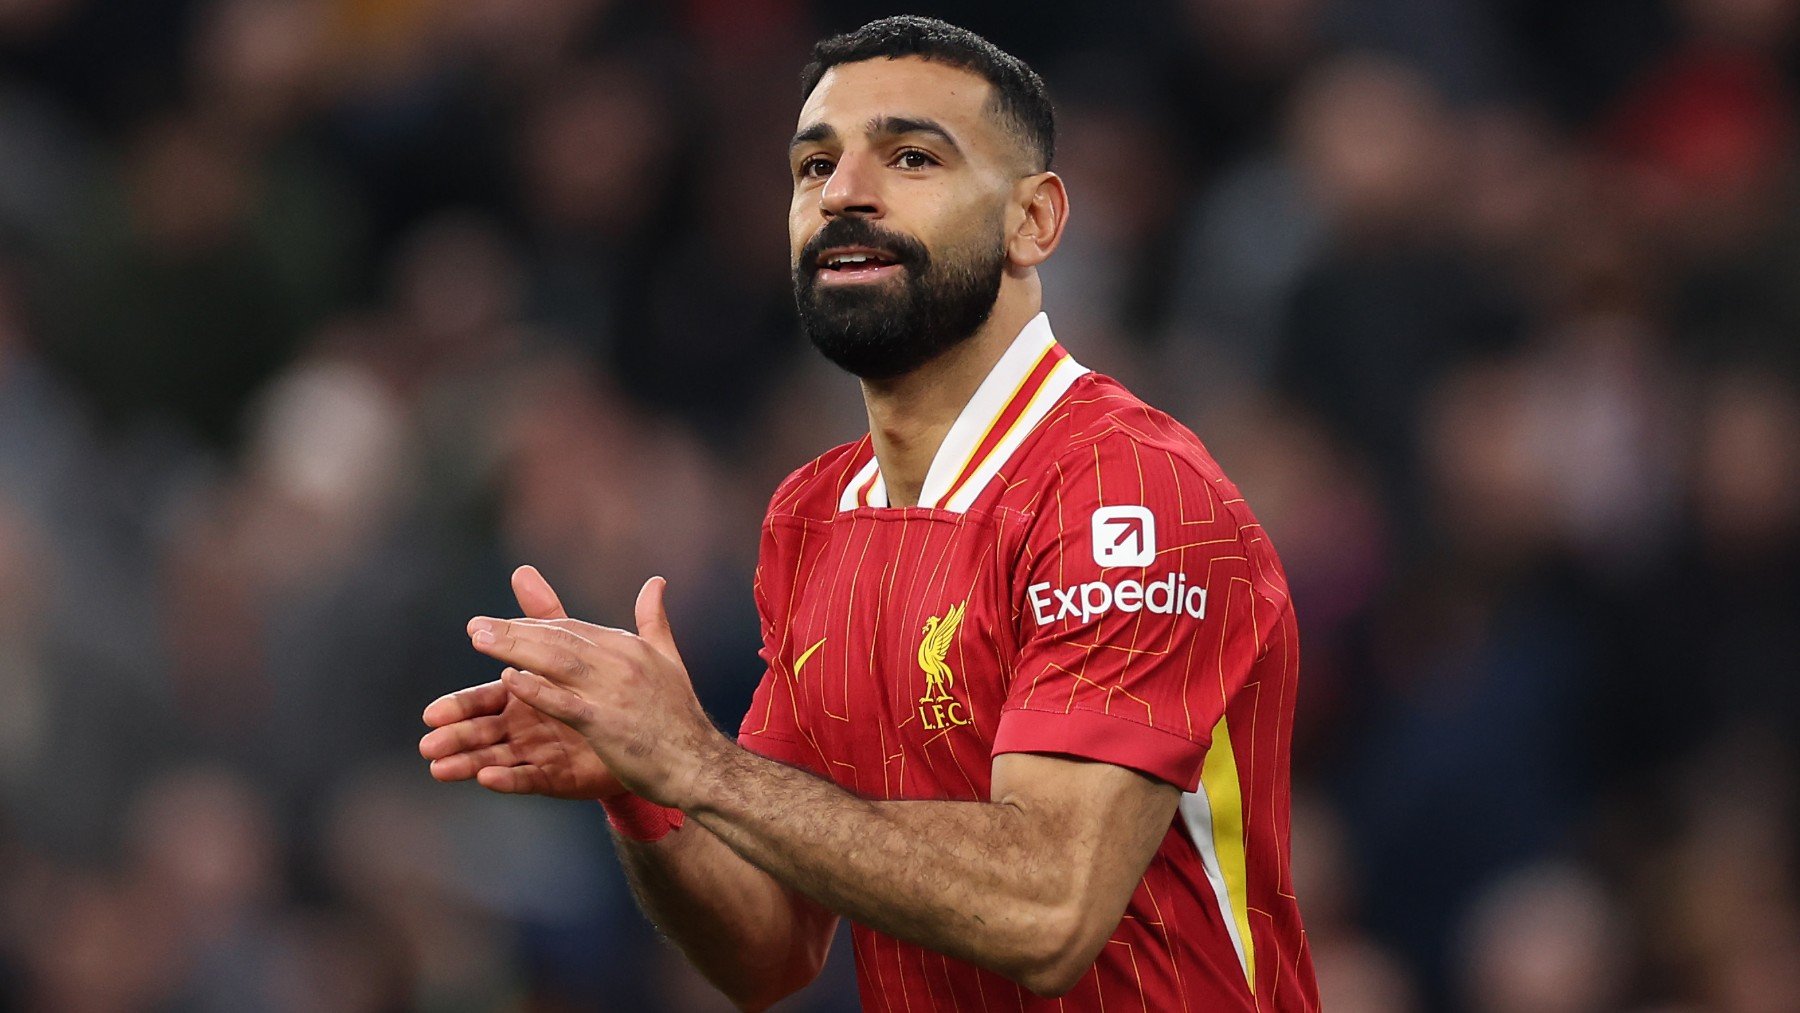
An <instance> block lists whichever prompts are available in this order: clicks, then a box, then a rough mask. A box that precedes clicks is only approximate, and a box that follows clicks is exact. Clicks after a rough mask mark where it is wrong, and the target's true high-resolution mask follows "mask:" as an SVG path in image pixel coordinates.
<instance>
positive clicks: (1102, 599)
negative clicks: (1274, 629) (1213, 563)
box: [1025, 573, 1206, 626]
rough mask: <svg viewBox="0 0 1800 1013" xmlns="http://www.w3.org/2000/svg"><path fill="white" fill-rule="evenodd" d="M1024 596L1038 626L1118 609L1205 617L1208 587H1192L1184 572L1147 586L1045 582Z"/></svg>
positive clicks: (1080, 619) (1139, 583)
mask: <svg viewBox="0 0 1800 1013" xmlns="http://www.w3.org/2000/svg"><path fill="white" fill-rule="evenodd" d="M1025 594H1026V595H1027V596H1028V597H1029V598H1030V599H1031V612H1032V615H1034V616H1036V617H1037V623H1038V625H1039V626H1048V625H1049V624H1051V623H1053V622H1058V621H1060V620H1063V619H1074V620H1075V621H1077V622H1083V623H1085V622H1087V621H1088V620H1090V619H1093V618H1094V617H1095V616H1099V615H1102V614H1104V613H1105V612H1107V611H1108V610H1110V609H1115V608H1116V609H1118V610H1119V611H1120V612H1138V611H1143V612H1150V613H1153V614H1155V615H1163V616H1172V615H1185V616H1192V617H1193V618H1195V619H1205V618H1206V588H1204V587H1201V586H1198V585H1195V586H1189V584H1188V579H1187V574H1185V573H1172V574H1170V575H1168V576H1167V577H1164V578H1163V579H1161V580H1155V581H1150V582H1148V583H1145V582H1143V581H1136V580H1121V581H1119V582H1118V583H1117V584H1108V583H1107V582H1105V581H1103V580H1090V581H1088V582H1087V583H1085V584H1077V585H1075V586H1074V587H1056V586H1055V585H1053V584H1051V583H1050V582H1048V581H1045V582H1044V583H1042V584H1033V585H1031V586H1030V587H1027V588H1026V589H1025Z"/></svg>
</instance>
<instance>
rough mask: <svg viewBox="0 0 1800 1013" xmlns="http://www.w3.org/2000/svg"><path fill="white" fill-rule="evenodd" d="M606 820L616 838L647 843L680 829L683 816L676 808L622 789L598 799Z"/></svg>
mask: <svg viewBox="0 0 1800 1013" xmlns="http://www.w3.org/2000/svg"><path fill="white" fill-rule="evenodd" d="M600 804H601V805H602V806H604V807H605V809H606V819H607V822H608V823H611V824H612V828H613V830H614V831H616V832H617V833H618V834H619V836H620V837H625V838H629V839H630V840H634V841H640V842H642V843H645V844H650V843H653V842H655V841H660V840H662V839H663V838H664V837H667V836H668V835H669V834H670V833H671V832H672V831H675V830H679V829H681V825H682V824H683V823H686V822H687V816H686V815H684V814H683V813H682V811H681V810H680V809H671V808H669V807H668V806H661V805H657V804H656V803H655V802H652V801H650V800H649V799H647V798H644V797H643V796H641V795H636V794H633V793H632V792H629V791H627V792H623V793H621V794H618V795H612V796H609V797H607V798H603V799H601V800H600Z"/></svg>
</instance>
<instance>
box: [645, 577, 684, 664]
mask: <svg viewBox="0 0 1800 1013" xmlns="http://www.w3.org/2000/svg"><path fill="white" fill-rule="evenodd" d="M668 587H669V582H668V581H667V580H664V579H663V578H661V577H651V578H650V579H649V580H646V581H644V586H643V588H642V589H641V590H639V591H638V596H637V629H638V636H640V637H643V638H644V642H645V643H647V644H649V645H650V646H651V647H654V648H656V649H657V650H658V651H660V652H662V653H663V654H664V655H666V656H667V657H670V658H673V659H675V660H676V661H680V660H681V652H680V651H678V650H676V649H675V630H674V629H673V628H672V627H671V626H670V625H669V611H668V609H667V608H665V607H664V605H663V595H664V592H665V591H667V590H668Z"/></svg>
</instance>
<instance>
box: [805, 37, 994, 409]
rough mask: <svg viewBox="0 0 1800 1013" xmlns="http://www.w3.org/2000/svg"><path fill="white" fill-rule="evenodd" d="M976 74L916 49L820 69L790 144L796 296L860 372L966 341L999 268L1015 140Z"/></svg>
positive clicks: (826, 348) (836, 356) (822, 341)
mask: <svg viewBox="0 0 1800 1013" xmlns="http://www.w3.org/2000/svg"><path fill="white" fill-rule="evenodd" d="M990 93H991V86H990V85H989V84H988V83H987V81H985V80H984V79H982V77H981V76H980V75H978V74H975V73H972V72H970V71H966V70H962V69H960V68H957V67H950V66H946V65H944V64H939V63H931V62H928V61H925V60H921V59H918V58H915V57H908V58H903V59H898V60H888V59H875V60H866V61H863V62H861V63H851V64H842V65H839V66H836V67H833V68H831V69H830V70H828V71H826V73H825V76H824V77H823V78H821V79H820V81H819V85H818V87H817V88H815V89H813V92H812V94H811V95H810V96H808V97H807V100H806V104H805V106H804V107H803V108H802V109H801V110H800V124H799V131H798V132H797V133H796V134H795V137H794V144H793V147H792V148H791V150H790V152H789V159H788V162H789V168H790V169H791V170H792V172H793V179H794V200H793V206H792V208H791V209H790V211H789V214H788V241H789V249H790V251H791V253H792V255H793V277H794V301H795V304H796V305H797V306H798V308H799V311H800V322H801V326H802V327H803V328H804V329H805V330H806V333H807V336H808V337H809V338H810V339H811V340H812V342H813V344H814V345H816V346H818V348H819V350H820V351H821V352H823V353H824V354H825V356H826V357H827V358H829V359H831V360H832V361H833V362H835V363H837V364H838V365H839V366H841V367H843V368H844V369H846V370H848V371H850V372H851V373H854V374H856V375H857V376H861V377H863V378H865V379H874V380H879V379H889V378H892V377H895V376H900V375H903V374H905V373H909V372H911V371H913V370H915V369H917V368H918V367H919V366H921V365H923V364H925V363H926V362H929V361H930V360H931V359H933V358H936V357H937V356H938V355H939V354H941V353H943V352H944V351H945V350H947V349H949V348H951V347H953V346H954V345H956V344H958V343H960V342H962V341H964V340H966V339H967V338H969V337H970V336H971V335H973V334H974V333H975V331H976V330H977V329H979V328H980V327H981V325H982V323H984V322H985V321H986V320H987V317H988V314H989V313H990V312H991V311H992V310H993V307H994V299H995V296H996V295H997V294H998V293H999V290H1000V279H1001V276H1002V274H1003V273H1004V271H1005V269H1006V244H1005V239H1004V229H1005V227H1006V214H1005V211H1006V206H1007V198H1008V196H1009V194H1010V192H1011V188H1012V184H1013V182H1014V181H1015V180H1016V179H1017V178H1018V175H1019V171H1018V164H1017V163H1018V161H1019V158H1020V156H1019V153H1018V151H1017V147H1016V143H1015V142H1014V141H1013V140H1012V139H1011V137H1010V136H1009V135H1008V134H1007V133H1006V132H1005V130H1004V129H1003V128H1002V127H1001V126H1000V124H999V123H998V122H996V120H995V118H994V116H993V114H992V113H991V112H990V111H989V110H988V106H987V103H988V98H989V95H990Z"/></svg>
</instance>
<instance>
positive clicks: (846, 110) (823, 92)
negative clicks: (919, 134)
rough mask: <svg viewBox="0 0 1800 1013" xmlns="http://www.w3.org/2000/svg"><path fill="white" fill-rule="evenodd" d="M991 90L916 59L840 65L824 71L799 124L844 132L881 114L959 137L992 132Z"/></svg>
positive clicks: (975, 78)
mask: <svg viewBox="0 0 1800 1013" xmlns="http://www.w3.org/2000/svg"><path fill="white" fill-rule="evenodd" d="M992 92H993V86H992V85H990V84H988V82H987V79H986V78H983V77H982V76H981V75H980V74H977V73H975V72H974V71H971V70H964V69H963V68H961V67H952V66H950V65H948V64H943V63H934V62H932V61H930V60H924V59H920V58H919V57H916V56H906V57H901V58H899V59H897V60H892V59H887V58H877V59H873V60H863V61H860V62H858V63H841V64H838V65H837V66H835V67H832V68H831V69H830V70H827V71H826V72H825V76H824V77H821V78H820V79H819V84H818V87H816V88H814V89H813V91H812V94H811V95H808V96H807V97H806V102H805V104H804V105H802V106H801V107H800V119H799V126H800V128H801V129H805V128H807V127H810V126H812V125H814V124H818V123H823V124H827V125H829V126H831V127H833V128H834V129H836V130H837V131H838V133H839V134H840V135H841V134H845V133H847V132H851V131H854V132H856V133H860V132H861V130H862V125H863V124H864V123H867V122H868V121H870V120H872V119H875V118H876V117H880V116H901V117H914V118H929V119H933V120H936V121H938V122H939V123H942V124H943V125H944V126H945V127H947V128H949V129H950V130H951V131H952V132H954V133H955V134H957V135H958V137H962V138H972V137H976V136H979V137H983V138H985V137H987V135H988V134H990V133H991V132H992V131H993V130H994V125H993V123H992V121H991V117H990V116H989V115H988V112H987V104H988V98H989V96H990V95H991V94H992Z"/></svg>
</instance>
